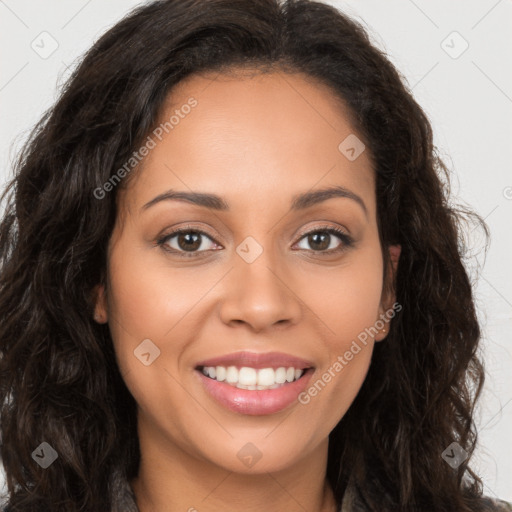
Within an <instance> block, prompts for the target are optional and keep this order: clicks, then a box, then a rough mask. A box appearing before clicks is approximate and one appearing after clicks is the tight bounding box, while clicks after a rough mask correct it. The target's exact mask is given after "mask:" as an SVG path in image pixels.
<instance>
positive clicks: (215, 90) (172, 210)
mask: <svg viewBox="0 0 512 512" xmlns="http://www.w3.org/2000/svg"><path fill="white" fill-rule="evenodd" d="M214 78H215V79H214ZM191 96H193V97H194V98H196V99H197V101H198V105H197V106H196V107H195V108H194V109H193V110H192V111H191V113H190V114H189V115H188V116H185V117H184V119H180V122H179V124H178V125H176V126H174V129H173V130H172V131H170V132H169V133H168V134H167V135H165V137H164V138H163V139H162V141H161V142H158V144H157V145H156V147H155V148H154V149H152V150H151V151H150V153H149V155H148V156H147V157H146V158H145V160H144V162H143V166H142V168H140V169H138V170H137V175H136V176H133V177H134V178H135V179H133V180H131V181H130V182H129V184H128V187H127V188H126V190H123V191H120V195H119V203H118V208H119V210H118V218H117V223H116V226H115V228H114V232H113V235H112V238H111V242H110V245H109V265H108V283H109V288H108V291H106V290H105V288H103V287H102V286H99V287H98V288H97V303H96V318H97V321H100V322H109V326H110V330H111V333H112V338H113V341H114V346H115V350H116V354H117V358H118V363H119V365H120V369H121V371H122V374H123V376H124V379H125V382H126V384H127V386H128V388H129V390H130V392H131V393H132V394H133V396H134V397H135V399H136V401H137V403H138V407H139V409H138V430H139V438H140V449H141V466H140V471H139V476H138V478H136V479H135V480H133V481H132V482H131V484H132V487H133V489H134V491H135V494H136V497H137V503H138V505H139V508H140V510H141V512H146V511H150V510H153V511H163V510H189V509H190V508H191V507H194V508H195V509H197V510H198V511H201V512H203V511H216V510H225V511H235V510H240V508H241V507H242V506H243V508H244V510H246V511H261V510H266V511H275V512H277V511H285V512H286V511H298V510H311V511H319V510H321V511H330V510H335V509H336V507H335V503H334V500H333V496H332V492H331V489H330V487H329V486H328V485H327V483H326V480H325V468H326V463H327V448H328V435H329V432H330V431H331V430H332V429H333V428H334V427H335V425H336V424H337V423H338V422H339V421H340V419H341V418H342V417H343V415H344V414H345V412H346V411H347V409H348V407H349V406H350V404H351V403H352V401H353V400H354V398H355V396H356V395H357V393H358V391H359V389H360V387H361V384H362V382H363V381H364V378H365V376H366V373H367V370H368V367H369V364H370V359H371V353H372V349H373V344H374V341H381V340H383V339H384V338H385V336H386V332H384V331H381V332H379V333H378V334H377V335H376V336H375V340H370V341H369V342H368V344H367V345H366V347H364V346H362V350H361V351H360V352H359V353H357V355H355V356H354V358H353V359H352V360H351V361H350V362H349V364H347V365H346V366H345V367H344V368H343V370H342V371H340V372H338V373H336V377H335V378H333V379H332V380H331V382H329V383H328V384H327V385H326V386H325V388H324V389H322V390H321V391H320V392H319V393H318V395H317V396H315V397H312V398H311V400H310V402H309V403H308V404H307V405H303V404H300V403H298V402H294V403H293V404H292V405H291V406H290V407H288V408H287V409H285V410H283V411H281V412H278V413H275V414H270V415H264V416H249V415H244V414H240V413H235V412H232V411H229V410H227V409H224V408H223V407H222V406H220V405H218V404H217V403H216V402H214V401H213V400H212V399H211V398H210V397H209V395H207V394H206V392H205V391H204V390H203V388H202V386H201V384H200V381H199V379H198V378H197V374H196V371H195V370H194V368H195V366H196V365H197V363H198V362H199V361H200V360H204V359H207V358H211V357H216V356H220V355H223V354H228V353H231V352H236V351H241V350H248V351H253V352H268V351H280V352H285V353H289V354H292V355H295V356H298V357H302V358H304V359H307V360H310V361H313V363H314V366H315V373H314V375H313V376H312V379H311V381H310V383H314V382H315V381H316V380H317V379H318V378H320V376H321V375H322V374H323V373H324V372H326V371H327V369H328V368H329V367H332V365H333V363H334V362H335V361H336V359H337V357H338V356H342V355H343V354H344V353H345V352H346V351H347V350H348V349H349V348H350V345H351V343H352V342H353V340H355V339H356V338H357V336H358V334H360V333H361V332H362V331H364V329H365V328H368V327H370V326H373V325H374V324H375V322H376V321H377V320H379V318H380V316H379V315H382V314H383V313H384V312H385V311H386V310H388V309H389V308H390V307H391V306H392V304H393V302H394V296H384V293H383V290H384V287H383V278H384V275H383V260H382V252H381V251H382V248H381V245H380V242H379V236H378V228H377V219H376V199H375V178H374V171H373V169H372V164H371V160H370V156H369V154H368V153H369V151H368V150H366V151H364V152H363V153H362V154H361V155H360V156H359V157H358V158H357V159H356V160H355V161H353V162H351V161H349V160H348V159H347V158H346V157H345V156H344V155H343V154H342V153H341V152H340V151H339V150H338V145H339V144H340V142H341V141H343V140H344V139H345V138H346V137H347V136H348V135H350V134H351V133H354V129H353V128H352V127H351V126H350V124H349V122H348V120H347V116H346V115H345V114H344V109H343V107H342V105H341V104H340V103H339V102H334V101H333V100H332V96H333V95H332V92H331V91H330V90H328V89H327V88H326V87H324V86H323V85H320V84H318V83H316V82H314V81H313V80H311V79H309V78H307V77H304V76H301V75H298V74H297V75H290V74H286V75H285V74H283V73H279V72H272V73H271V74H267V75H261V74H256V75H250V76H249V75H243V74H240V75H239V76H233V75H231V76H227V75H221V76H217V77H215V76H213V75H210V76H208V75H204V76H193V77H189V78H188V79H187V80H185V81H183V82H181V83H180V84H179V85H178V86H177V87H176V88H175V89H174V90H173V93H172V105H171V104H168V105H167V107H166V110H165V112H163V113H162V120H164V119H168V118H169V117H170V115H171V114H172V112H173V111H174V109H176V108H179V107H180V105H183V104H185V103H186V102H187V100H188V99H189V98H190V97H191ZM327 186H343V187H345V188H347V189H349V190H350V191H352V192H353V193H355V194H357V195H358V196H360V198H361V199H362V200H363V201H364V204H365V206H366V210H367V213H365V211H364V210H363V208H362V207H361V206H360V205H359V204H358V203H357V202H356V201H354V200H352V199H349V198H331V199H328V200H326V201H324V202H322V203H319V204H317V205H314V206H312V207H310V208H307V209H305V210H303V211H297V212H294V211H291V210H290V203H291V200H292V198H293V197H294V196H295V195H297V194H299V193H303V192H307V191H310V190H312V189H319V188H324V187H327ZM169 189H173V190H179V191H186V192H189V191H191V190H193V191H199V192H208V193H214V194H218V195H220V196H222V197H223V198H224V200H225V201H226V202H227V203H228V204H229V206H230V211H224V212H223V211H213V210H211V209H208V208H205V207H200V206H197V205H193V204H191V203H187V202H183V201H162V202H159V203H158V204H155V205H154V206H152V207H150V208H148V209H146V210H143V211H141V208H142V206H143V205H144V204H145V203H147V202H148V201H150V200H151V199H153V198H154V197H156V196H158V195H159V194H162V193H163V192H166V191H168V190H169ZM187 225H191V227H192V228H195V229H200V230H202V231H205V232H206V233H207V234H208V236H206V237H205V236H203V237H202V238H201V239H200V240H201V241H202V242H201V246H200V249H197V250H196V256H194V257H192V258H186V257H179V255H178V254H176V253H170V252H166V251H165V250H164V249H163V247H162V246H158V245H157V244H156V243H155V241H156V240H157V239H159V238H160V237H162V236H163V235H165V234H168V233H170V232H171V231H172V230H173V229H176V228H182V227H185V226H187ZM326 227H338V228H341V229H343V230H344V231H345V232H346V233H347V234H349V236H351V237H352V238H353V240H354V244H353V246H352V247H348V246H345V248H344V250H343V251H341V252H338V253H335V254H331V255H329V256H327V255H325V256H322V250H323V251H324V252H325V251H326V250H328V249H321V248H320V249H318V247H322V244H321V243H320V242H317V243H316V245H315V244H314V243H313V244H312V243H311V242H308V237H307V236H306V237H304V234H305V233H306V232H312V231H314V230H321V229H322V228H324V229H325V228H326ZM248 236H251V237H252V238H254V239H255V240H256V241H257V243H258V244H259V245H260V246H261V248H262V249H263V252H262V254H261V255H260V256H259V257H258V258H257V259H256V260H255V261H254V262H252V263H247V262H246V261H245V260H244V259H242V258H241V257H240V256H239V254H237V252H236V248H237V247H238V246H239V245H240V244H241V243H242V242H243V241H244V240H245V238H246V237H248ZM208 237H210V238H211V239H210V238H208ZM178 242H179V237H178V236H176V237H174V238H173V239H171V240H168V241H167V247H168V248H169V249H170V250H171V251H172V249H174V250H175V251H180V250H181V253H185V252H186V251H185V250H184V249H183V247H186V245H181V246H180V245H179V243H178ZM343 245H344V242H343V241H342V240H340V239H339V238H338V237H337V236H336V235H331V236H330V242H329V239H328V240H327V242H326V247H327V246H328V248H329V249H335V248H337V247H340V246H341V247H343ZM180 247H181V249H180ZM315 249H316V251H315ZM391 250H392V251H391V252H392V255H393V258H394V263H395V265H396V261H397V259H398V254H399V247H394V248H391ZM200 251H204V252H200ZM147 338H149V339H151V340H152V342H153V343H154V344H155V345H156V346H158V348H159V349H160V351H161V353H160V356H159V357H158V358H157V359H156V360H155V361H154V362H153V363H152V364H151V365H149V366H144V365H143V364H141V362H140V361H139V359H137V358H136V357H134V349H135V348H136V347H137V346H138V345H139V344H140V343H141V341H142V340H144V339H147ZM248 442H250V443H252V444H254V445H255V446H256V447H257V448H258V450H259V451H260V452H261V454H262V457H261V459H260V460H259V461H258V462H257V463H256V464H255V465H254V466H252V467H247V466H246V465H244V464H243V463H242V462H241V460H240V459H239V458H238V457H237V453H238V451H239V450H240V449H241V448H242V447H243V446H244V445H245V444H246V443H248Z"/></svg>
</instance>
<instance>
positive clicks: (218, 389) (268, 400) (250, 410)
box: [196, 368, 314, 416]
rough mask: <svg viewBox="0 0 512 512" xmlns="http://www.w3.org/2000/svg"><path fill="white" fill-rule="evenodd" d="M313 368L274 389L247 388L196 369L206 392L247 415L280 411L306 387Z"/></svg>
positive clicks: (225, 405)
mask: <svg viewBox="0 0 512 512" xmlns="http://www.w3.org/2000/svg"><path fill="white" fill-rule="evenodd" d="M313 371H314V369H313V368H309V369H308V370H306V371H305V372H304V374H303V375H302V377H301V378H300V379H298V380H296V381H293V382H289V383H287V384H284V385H283V386H281V387H279V388H275V389H261V390H247V389H239V388H236V387H234V386H230V385H229V384H226V383H225V382H219V381H217V380H215V379H210V378H209V377H206V375H204V374H203V372H202V371H201V370H196V373H197V375H198V376H199V377H200V379H201V382H202V384H203V386H204V388H205V389H206V391H207V393H208V394H209V395H210V396H211V397H212V398H213V399H215V400H216V401H217V402H218V403H220V404H221V405H223V406H224V407H226V408H227V409H230V410H231V411H234V412H238V413H241V414H249V415H254V416H256V415H264V414H273V413H276V412H279V411H282V410H283V409H285V408H286V407H288V406H289V405H291V404H292V403H293V402H294V401H296V400H297V397H298V395H299V394H300V393H302V391H304V389H305V388H306V386H307V384H308V382H309V380H310V378H311V375H312V374H313Z"/></svg>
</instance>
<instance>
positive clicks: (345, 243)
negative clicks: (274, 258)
mask: <svg viewBox="0 0 512 512" xmlns="http://www.w3.org/2000/svg"><path fill="white" fill-rule="evenodd" d="M191 232H193V233H195V234H198V235H202V236H203V235H204V236H205V237H207V238H209V239H210V240H211V241H212V242H215V240H213V238H212V237H211V236H210V235H209V234H208V233H206V232H204V231H201V230H200V229H196V228H194V227H189V226H186V227H184V228H180V229H177V230H176V231H172V232H171V233H169V234H167V235H164V236H162V237H161V238H159V239H158V240H156V245H158V246H159V247H161V248H162V249H163V250H164V251H166V252H169V253H172V254H177V255H178V256H179V257H183V258H194V257H197V255H198V254H201V253H202V252H206V251H191V252H186V251H177V250H176V249H168V248H167V247H165V245H166V243H167V242H168V241H169V240H170V239H171V238H174V237H175V236H176V235H179V234H181V233H191ZM315 233H328V234H330V235H335V236H337V237H339V238H340V240H341V241H342V244H341V245H340V246H339V247H338V248H337V249H330V250H328V251H315V250H313V249H311V252H314V253H317V254H319V255H321V256H324V255H326V256H330V255H332V254H338V253H342V252H344V251H346V250H347V249H349V248H350V247H353V245H354V240H353V239H352V237H350V236H349V235H347V233H345V231H343V230H342V229H339V228H335V227H332V226H329V227H319V228H315V229H313V230H311V231H307V232H306V233H303V234H301V236H300V238H299V240H298V241H297V242H300V241H301V240H302V239H304V238H305V237H307V236H308V235H312V234H315ZM215 243H216V242H215Z"/></svg>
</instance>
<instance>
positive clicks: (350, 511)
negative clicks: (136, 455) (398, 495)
mask: <svg viewBox="0 0 512 512" xmlns="http://www.w3.org/2000/svg"><path fill="white" fill-rule="evenodd" d="M119 485H120V486H121V490H120V493H119V496H120V500H119V501H118V503H116V504H114V506H113V508H112V512H140V511H139V509H138V507H137V504H136V502H135V495H134V494H133V490H132V488H131V486H130V484H129V482H128V481H127V480H121V479H120V480H119ZM483 499H484V500H485V501H486V503H487V504H488V505H490V506H493V507H494V508H493V509H491V510H494V511H495V512H511V511H512V504H511V503H507V502H505V501H502V500H498V499H492V498H487V497H486V498H483ZM340 512H368V509H367V508H366V507H365V506H364V505H363V504H362V503H361V501H360V500H359V499H357V498H356V494H355V492H354V488H353V486H350V485H349V486H348V488H347V490H346V491H345V495H344V497H343V502H342V504H341V508H340Z"/></svg>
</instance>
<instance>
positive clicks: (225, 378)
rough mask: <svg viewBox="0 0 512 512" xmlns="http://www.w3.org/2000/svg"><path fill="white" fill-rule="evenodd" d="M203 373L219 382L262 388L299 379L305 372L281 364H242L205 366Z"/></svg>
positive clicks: (245, 387) (235, 385)
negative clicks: (259, 366)
mask: <svg viewBox="0 0 512 512" xmlns="http://www.w3.org/2000/svg"><path fill="white" fill-rule="evenodd" d="M202 371H203V373H204V375H206V376H207V377H210V378H211V379H215V380H218V381H219V382H226V383H227V384H230V385H231V386H234V387H237V388H239V389H250V390H262V389H275V388H278V387H281V386H282V385H283V384H285V383H286V382H293V381H294V380H297V379H299V378H300V377H301V376H302V375H303V374H304V372H305V370H300V369H297V368H293V367H292V366H290V367H288V368H285V367H284V366H281V367H280V368H277V369H275V370H274V368H261V369H256V368H250V367H248V366H243V367H242V368H240V369H238V368H237V367H236V366H228V367H227V368H226V367H225V366H205V367H203V369H202Z"/></svg>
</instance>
